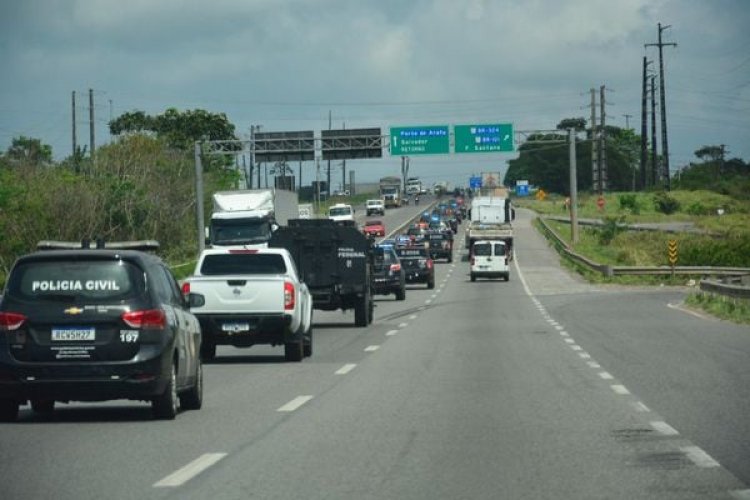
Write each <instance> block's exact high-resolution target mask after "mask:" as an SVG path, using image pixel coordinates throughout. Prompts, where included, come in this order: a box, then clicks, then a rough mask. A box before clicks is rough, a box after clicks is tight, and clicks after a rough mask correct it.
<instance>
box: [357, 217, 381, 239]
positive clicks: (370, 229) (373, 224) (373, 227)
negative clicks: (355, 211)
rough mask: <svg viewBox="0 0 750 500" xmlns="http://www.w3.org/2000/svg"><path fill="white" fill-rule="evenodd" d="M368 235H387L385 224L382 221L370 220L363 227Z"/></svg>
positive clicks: (363, 230)
mask: <svg viewBox="0 0 750 500" xmlns="http://www.w3.org/2000/svg"><path fill="white" fill-rule="evenodd" d="M362 232H364V233H365V234H366V235H367V236H385V226H384V225H383V222H382V221H379V220H368V221H367V222H365V227H364V228H363V229H362Z"/></svg>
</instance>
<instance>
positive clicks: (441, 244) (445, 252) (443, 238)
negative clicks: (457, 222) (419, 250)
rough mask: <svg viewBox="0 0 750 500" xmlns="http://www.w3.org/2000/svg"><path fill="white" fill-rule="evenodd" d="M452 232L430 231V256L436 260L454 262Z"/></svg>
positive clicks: (427, 238)
mask: <svg viewBox="0 0 750 500" xmlns="http://www.w3.org/2000/svg"><path fill="white" fill-rule="evenodd" d="M448 233H450V231H447V232H446V231H436V230H430V231H428V232H427V235H426V241H427V244H428V245H429V247H430V254H431V255H432V256H433V257H434V258H435V259H445V260H447V261H448V262H453V235H452V234H448Z"/></svg>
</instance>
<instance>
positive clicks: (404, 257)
mask: <svg viewBox="0 0 750 500" xmlns="http://www.w3.org/2000/svg"><path fill="white" fill-rule="evenodd" d="M396 254H398V258H399V259H401V268H402V269H403V270H404V274H405V275H406V282H407V283H427V288H435V266H434V265H433V262H432V256H431V255H430V251H429V250H428V249H427V248H425V247H424V246H422V245H419V246H407V247H396Z"/></svg>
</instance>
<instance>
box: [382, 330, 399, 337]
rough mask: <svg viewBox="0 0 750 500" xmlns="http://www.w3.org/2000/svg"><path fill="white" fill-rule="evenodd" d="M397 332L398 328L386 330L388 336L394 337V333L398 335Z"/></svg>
mask: <svg viewBox="0 0 750 500" xmlns="http://www.w3.org/2000/svg"><path fill="white" fill-rule="evenodd" d="M397 333H398V330H388V331H387V332H385V334H386V335H387V336H388V337H393V336H394V335H396V334H397Z"/></svg>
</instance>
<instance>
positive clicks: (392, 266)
mask: <svg viewBox="0 0 750 500" xmlns="http://www.w3.org/2000/svg"><path fill="white" fill-rule="evenodd" d="M373 278H374V279H373V283H374V285H373V288H374V290H375V294H376V295H389V294H391V293H392V294H394V295H395V296H396V300H404V299H405V298H406V276H405V274H404V270H403V268H402V267H401V261H400V259H399V258H398V255H397V254H396V251H395V250H394V249H393V247H392V246H391V245H378V246H376V247H375V265H374V267H373Z"/></svg>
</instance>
